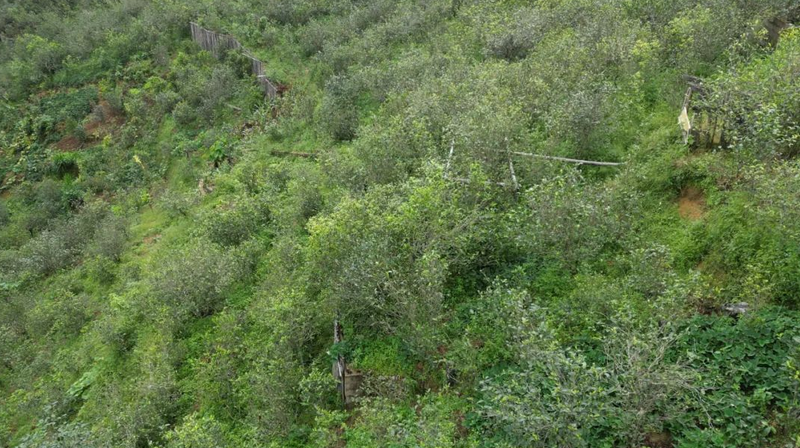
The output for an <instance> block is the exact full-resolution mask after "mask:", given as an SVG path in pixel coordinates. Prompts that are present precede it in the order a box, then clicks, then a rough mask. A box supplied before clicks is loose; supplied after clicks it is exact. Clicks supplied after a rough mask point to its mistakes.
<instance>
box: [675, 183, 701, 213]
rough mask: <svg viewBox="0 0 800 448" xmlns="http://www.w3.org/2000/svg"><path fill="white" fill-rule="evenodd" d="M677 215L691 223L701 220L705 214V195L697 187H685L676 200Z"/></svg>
mask: <svg viewBox="0 0 800 448" xmlns="http://www.w3.org/2000/svg"><path fill="white" fill-rule="evenodd" d="M678 213H679V214H680V215H681V218H684V219H688V220H691V221H697V220H700V219H703V217H704V216H705V214H706V195H705V194H704V193H703V190H700V189H699V188H697V187H686V188H684V189H683V190H681V195H680V197H679V198H678Z"/></svg>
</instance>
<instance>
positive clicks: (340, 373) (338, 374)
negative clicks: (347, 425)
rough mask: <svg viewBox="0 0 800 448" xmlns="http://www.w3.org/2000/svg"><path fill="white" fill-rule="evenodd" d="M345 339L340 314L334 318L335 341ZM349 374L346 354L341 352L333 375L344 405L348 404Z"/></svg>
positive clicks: (334, 365) (335, 342)
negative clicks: (346, 383)
mask: <svg viewBox="0 0 800 448" xmlns="http://www.w3.org/2000/svg"><path fill="white" fill-rule="evenodd" d="M343 339H344V332H343V331H342V326H341V324H339V315H338V313H337V315H336V318H335V319H334V320H333V343H334V344H338V343H340V342H342V340H343ZM346 376H347V365H346V364H345V361H344V356H342V355H341V354H339V355H338V356H337V357H336V362H334V363H333V377H334V378H335V379H336V381H337V382H338V383H339V385H338V386H337V387H338V388H339V394H340V396H341V398H342V405H346V404H347V394H346V393H345V377H346Z"/></svg>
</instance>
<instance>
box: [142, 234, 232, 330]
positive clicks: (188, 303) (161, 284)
mask: <svg viewBox="0 0 800 448" xmlns="http://www.w3.org/2000/svg"><path fill="white" fill-rule="evenodd" d="M240 274H241V267H240V265H239V263H238V262H237V260H236V258H235V256H234V254H232V253H230V252H225V251H223V250H221V249H220V248H219V247H218V246H216V245H214V244H212V243H209V242H206V241H202V240H201V241H198V242H197V243H195V244H190V245H187V246H184V247H181V248H176V249H172V250H170V251H169V252H166V253H165V254H163V255H162V256H161V257H159V260H158V261H157V262H156V263H155V264H154V265H153V266H152V271H151V275H150V276H149V279H148V282H149V284H150V286H151V290H152V293H153V295H154V296H155V297H156V298H157V299H158V300H160V301H162V302H164V303H166V304H168V305H169V306H170V307H172V308H173V309H174V310H175V315H176V316H177V317H178V319H179V321H180V320H182V319H186V318H188V317H191V316H194V317H199V316H204V315H208V314H210V313H213V312H214V311H216V310H219V309H220V308H222V306H223V305H224V302H225V293H226V292H227V291H228V288H229V287H230V286H231V285H232V284H233V283H234V282H235V281H237V280H238V279H239V276H240Z"/></svg>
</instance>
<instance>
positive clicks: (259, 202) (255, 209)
mask: <svg viewBox="0 0 800 448" xmlns="http://www.w3.org/2000/svg"><path fill="white" fill-rule="evenodd" d="M201 220H202V223H203V227H204V228H205V231H206V233H207V235H208V238H209V240H211V241H212V242H214V243H216V244H219V245H221V246H235V245H238V244H240V243H242V242H243V241H245V240H247V239H249V238H251V237H252V236H253V235H255V234H256V233H257V232H258V231H259V230H260V229H261V228H263V226H264V225H265V224H266V223H267V222H268V220H269V210H268V209H267V206H266V204H265V203H264V200H263V199H262V198H258V197H256V198H252V199H251V198H243V199H239V200H237V201H232V202H231V203H229V204H221V205H219V206H217V207H216V208H215V209H213V210H210V211H208V212H207V213H205V214H204V216H203V218H202V219H201Z"/></svg>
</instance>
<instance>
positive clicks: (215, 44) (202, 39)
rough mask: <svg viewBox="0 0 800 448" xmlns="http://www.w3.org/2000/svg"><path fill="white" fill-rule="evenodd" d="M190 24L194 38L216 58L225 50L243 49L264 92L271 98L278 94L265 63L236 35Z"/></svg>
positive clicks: (193, 23)
mask: <svg viewBox="0 0 800 448" xmlns="http://www.w3.org/2000/svg"><path fill="white" fill-rule="evenodd" d="M189 26H190V27H191V29H192V40H193V41H195V42H196V43H197V44H198V45H200V48H202V49H203V50H206V51H208V52H210V53H211V54H213V55H214V57H216V58H219V57H220V56H221V55H222V54H223V53H224V52H225V51H230V50H234V51H236V50H238V51H241V52H242V54H243V55H244V56H245V57H246V58H248V59H249V60H250V63H251V68H250V69H251V71H252V73H253V75H255V77H256V82H258V85H260V86H261V88H262V89H263V90H264V94H265V95H266V96H267V97H268V98H270V99H272V98H275V97H276V96H277V95H278V89H277V87H275V84H273V83H272V81H270V80H269V79H268V78H267V75H266V74H265V70H264V63H263V62H261V61H260V60H259V59H258V58H256V57H255V56H253V54H252V53H250V52H249V51H248V50H247V49H246V48H244V47H243V46H242V44H241V43H240V42H239V41H238V40H237V39H236V38H235V37H233V36H231V35H230V34H220V33H217V32H214V31H211V30H208V29H206V28H203V27H202V26H200V25H198V24H197V23H195V22H189Z"/></svg>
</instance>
